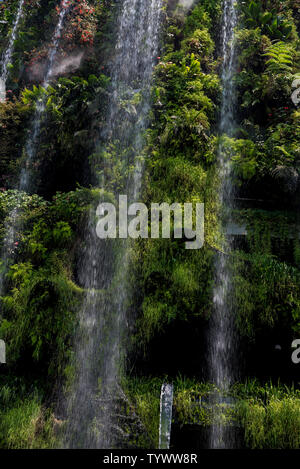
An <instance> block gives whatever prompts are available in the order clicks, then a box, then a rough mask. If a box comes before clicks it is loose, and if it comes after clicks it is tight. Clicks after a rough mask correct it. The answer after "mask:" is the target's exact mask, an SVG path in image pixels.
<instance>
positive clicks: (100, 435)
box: [63, 0, 162, 448]
mask: <svg viewBox="0 0 300 469" xmlns="http://www.w3.org/2000/svg"><path fill="white" fill-rule="evenodd" d="M161 8H162V0H125V1H124V2H123V4H122V6H120V14H119V20H118V26H117V28H118V30H117V41H116V46H115V54H114V59H113V63H112V65H111V96H112V98H111V101H110V105H109V109H108V112H107V124H106V126H105V129H104V130H103V132H102V134H101V136H100V140H102V142H103V141H104V146H106V147H107V148H108V147H109V144H110V143H111V142H116V148H117V158H118V160H120V161H122V163H123V164H124V170H123V174H122V176H123V184H122V188H119V189H118V190H117V191H116V192H115V194H114V196H115V199H116V200H118V196H119V195H120V194H124V195H127V196H128V199H130V200H134V199H136V198H138V196H139V192H140V187H141V178H142V167H143V164H142V161H141V159H140V152H141V150H142V146H143V134H144V132H145V130H146V128H147V116H148V111H149V109H150V88H151V80H152V73H153V67H154V65H155V61H156V57H157V53H158V44H159V26H160V20H161ZM137 93H140V94H141V102H140V104H139V106H138V111H137V113H136V115H135V116H134V117H132V118H131V119H130V118H129V117H128V116H127V115H126V113H125V114H124V110H123V111H122V101H123V100H126V99H127V100H128V99H130V98H132V97H134V96H136V95H137ZM123 102H124V101H123ZM124 154H125V155H126V156H124ZM116 162H117V161H116ZM131 167H134V171H133V172H130V171H129V172H128V170H129V168H131ZM127 172H128V175H127ZM99 184H100V187H101V188H102V189H103V190H105V188H106V185H105V184H106V181H105V180H104V178H102V181H101V183H99ZM95 228H96V225H95V213H94V212H93V211H92V212H91V214H90V217H89V220H88V223H87V226H86V230H85V243H84V244H85V248H84V252H83V253H82V259H81V262H80V265H79V279H80V284H81V285H82V286H83V288H84V291H85V299H84V302H83V306H82V309H81V312H80V315H79V322H80V324H79V327H78V330H77V334H76V337H75V344H74V355H75V356H74V368H75V378H74V383H73V386H72V388H71V390H70V392H69V395H68V396H67V402H66V409H65V411H64V412H65V415H66V419H67V424H66V429H65V434H64V437H63V439H64V441H63V445H64V446H65V447H68V448H112V447H118V446H120V445H121V444H124V438H126V435H125V436H124V432H123V430H122V428H121V426H120V425H119V420H118V417H117V416H116V414H117V413H118V412H119V404H120V398H121V397H120V396H121V395H122V391H121V387H120V378H121V374H122V368H123V362H124V354H125V350H124V348H125V347H124V346H123V342H124V337H126V332H128V329H129V327H130V324H129V320H128V318H127V317H126V314H125V311H126V305H127V302H128V301H129V299H130V292H129V290H128V288H129V287H128V283H129V276H130V275H129V274H130V272H129V257H130V241H127V240H125V239H124V240H107V241H104V240H100V239H98V238H97V237H96V230H95ZM122 438H123V443H121V441H122Z"/></svg>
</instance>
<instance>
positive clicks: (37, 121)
mask: <svg viewBox="0 0 300 469" xmlns="http://www.w3.org/2000/svg"><path fill="white" fill-rule="evenodd" d="M22 6H23V2H21V3H20V5H19V10H18V15H19V16H21V12H22ZM68 11H69V7H66V6H65V2H64V0H63V1H62V3H61V9H60V13H59V17H58V22H57V25H56V28H55V31H54V33H53V37H52V41H51V44H52V45H51V47H50V49H49V53H48V64H47V69H46V73H45V77H44V81H43V84H42V86H43V87H44V88H45V89H47V88H48V86H49V83H50V80H51V77H52V70H53V65H54V62H55V58H56V55H57V51H58V47H59V41H60V37H61V32H62V28H63V24H64V18H65V16H66V14H67V13H68ZM16 23H17V21H16V22H15V25H16ZM14 30H16V27H14ZM13 34H14V37H15V35H16V33H13ZM12 47H13V42H12V45H11V47H10V48H11V52H10V53H8V52H7V53H6V55H5V57H6V59H5V60H6V62H7V64H8V63H9V61H10V58H11V55H12ZM3 70H4V69H3ZM45 110H46V95H43V97H42V98H41V99H39V101H38V103H37V105H36V109H35V112H34V116H33V121H32V126H31V129H30V132H29V135H28V137H27V141H26V144H25V148H24V151H25V163H24V165H23V167H22V170H21V175H20V181H19V187H18V195H17V197H16V202H15V204H14V207H13V208H12V210H11V212H10V214H9V216H8V217H7V220H6V222H5V237H4V241H3V248H2V252H1V271H0V294H1V293H2V291H3V287H4V278H5V273H6V272H7V270H8V267H9V265H10V263H11V262H12V261H13V259H14V256H15V251H16V243H17V240H16V233H17V231H18V229H20V226H19V221H18V219H19V214H20V210H21V207H22V200H23V198H24V193H25V192H29V191H30V190H31V189H32V187H31V186H32V181H31V165H32V162H33V160H34V157H35V155H36V153H37V149H38V139H39V134H40V129H41V122H42V117H43V114H44V112H45Z"/></svg>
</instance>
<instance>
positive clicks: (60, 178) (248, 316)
mask: <svg viewBox="0 0 300 469" xmlns="http://www.w3.org/2000/svg"><path fill="white" fill-rule="evenodd" d="M177 3H178V2H176V1H171V0H169V1H166V2H165V7H164V10H165V16H164V25H163V34H162V40H161V56H160V57H159V58H158V63H157V65H156V67H155V74H154V84H153V89H152V110H151V115H150V120H151V122H150V125H149V128H148V130H147V132H146V135H145V145H144V148H143V154H144V156H146V167H145V174H144V179H143V181H144V184H143V197H142V199H143V201H144V202H145V203H147V204H150V203H152V202H159V203H161V202H162V201H164V202H169V203H173V202H175V201H176V202H179V203H184V202H204V203H205V245H204V247H203V249H201V250H199V251H187V250H185V249H184V244H183V242H182V241H179V240H175V239H172V240H165V239H161V240H155V241H153V240H145V239H144V240H137V241H136V242H135V248H136V249H134V254H133V255H132V259H131V272H132V278H131V280H132V281H134V282H135V289H136V294H135V295H134V296H133V298H132V301H131V303H130V305H129V306H128V315H129V316H130V317H131V318H134V321H132V322H133V323H134V324H133V332H134V333H133V334H132V336H131V337H130V343H129V345H128V349H129V354H128V367H127V368H128V373H127V376H126V378H124V391H125V393H126V395H127V397H128V409H127V412H131V413H132V414H134V415H135V416H136V418H138V419H139V420H140V421H141V428H142V429H143V430H142V431H141V430H140V432H139V436H138V437H137V438H136V439H132V441H131V445H133V446H136V445H138V446H151V447H155V446H156V445H157V431H158V413H159V391H160V386H161V384H162V382H163V380H164V379H166V376H168V379H171V380H173V381H174V384H175V404H174V408H175V418H176V421H177V423H179V424H180V425H184V424H187V423H191V422H192V423H194V422H201V423H202V424H203V425H209V424H210V423H211V421H210V415H209V411H207V410H205V409H204V410H203V408H202V407H199V406H198V407H197V406H196V407H195V405H194V403H195V402H198V401H199V399H200V397H205V395H207V393H209V392H210V391H211V389H212V388H211V385H209V384H207V383H206V382H205V381H206V375H205V371H204V367H205V364H204V361H205V360H204V357H202V356H201V353H200V352H202V351H203V350H204V345H203V341H204V337H205V331H206V330H207V324H208V319H209V317H210V314H211V310H212V286H213V282H214V278H213V267H214V258H215V256H216V253H217V252H218V250H219V248H220V238H219V226H218V220H219V214H220V207H219V204H218V196H217V195H218V186H219V180H218V172H217V161H216V149H217V146H218V143H219V141H220V138H223V139H224V145H228V148H229V147H230V148H233V149H234V152H233V153H234V154H233V156H232V165H233V170H234V177H235V183H236V186H237V194H236V198H237V200H236V210H235V216H236V220H237V223H238V224H239V225H240V226H243V227H244V231H245V235H244V236H236V238H235V242H234V243H235V250H234V252H233V253H232V267H233V272H234V273H233V278H234V291H235V295H234V304H235V308H234V310H235V312H236V318H235V319H236V325H237V328H238V331H239V335H240V337H241V342H242V343H243V347H242V352H243V360H241V361H243V363H244V367H243V370H242V376H241V383H237V384H236V385H235V386H234V388H233V389H232V390H231V391H230V392H231V395H232V396H234V397H235V398H236V399H237V402H238V404H237V407H236V409H235V410H234V411H233V412H232V415H231V414H230V415H229V416H227V418H228V420H230V421H232V420H234V421H235V422H238V425H241V426H242V427H243V428H244V429H245V441H246V445H247V446H249V447H251V448H265V447H266V448H299V447H300V441H299V435H300V404H299V402H300V401H299V370H298V368H297V366H296V365H293V364H292V363H291V358H290V357H291V353H292V351H291V343H292V341H293V340H294V339H297V338H299V337H300V286H299V285H300V241H299V226H298V225H299V211H298V205H299V201H300V197H299V195H300V183H299V182H300V181H299V171H300V146H299V141H300V140H299V139H300V123H299V117H300V112H299V109H298V108H297V107H296V106H295V105H294V103H293V101H292V99H291V95H292V93H293V88H292V84H293V81H294V80H295V79H296V78H297V77H300V76H299V67H300V53H299V50H300V49H299V45H300V39H299V34H300V30H299V27H300V5H299V2H298V1H297V0H280V1H279V0H272V1H271V0H256V1H252V0H251V1H250V0H249V1H246V2H242V3H241V2H239V27H238V30H237V32H236V47H237V51H238V54H237V55H238V64H237V73H236V77H235V84H236V89H237V94H238V106H237V116H236V119H237V122H238V127H237V131H236V135H235V136H234V138H232V139H229V138H228V137H222V136H219V135H218V126H217V124H218V116H219V111H220V100H221V92H222V84H221V80H220V66H221V63H222V57H220V56H219V42H220V37H219V24H220V21H221V14H222V2H221V0H199V1H196V2H194V5H193V7H192V8H191V10H189V11H187V10H186V9H184V8H183V7H181V6H180V5H177ZM17 4H18V2H17V1H16V0H7V1H6V2H5V6H4V5H2V8H1V7H0V20H1V22H0V51H3V50H5V48H6V46H7V35H8V34H9V32H10V30H11V25H12V22H13V19H14V15H15V12H16V8H17ZM74 4H75V7H74V8H73V9H72V12H71V14H70V18H68V21H67V24H66V27H65V30H64V34H63V37H62V41H61V46H60V50H59V59H58V63H59V66H58V71H57V79H56V80H53V82H52V83H51V86H49V87H48V88H47V89H44V88H43V87H42V76H43V70H44V67H45V66H46V65H45V63H46V62H45V57H46V54H47V50H48V48H49V43H50V41H51V34H52V32H53V27H54V24H55V21H56V18H57V14H58V10H59V6H58V5H59V2H57V1H55V0H53V1H47V0H27V1H26V2H25V12H24V15H23V18H22V21H21V24H20V28H19V33H18V38H17V40H16V43H15V52H14V55H13V63H12V64H10V66H9V82H8V87H7V98H6V101H5V102H3V103H0V241H1V242H2V244H4V238H5V236H6V231H7V226H9V224H10V223H11V222H12V220H11V218H10V217H11V216H12V210H13V208H14V207H15V206H16V204H17V205H19V208H20V211H19V212H18V219H17V222H16V227H17V238H16V239H17V240H16V242H15V244H14V248H13V250H12V252H11V253H9V259H10V261H9V266H8V267H9V268H8V271H7V272H6V269H7V265H6V264H5V263H4V262H3V263H2V264H0V268H1V269H3V271H4V270H5V272H6V273H5V282H4V289H3V292H1V294H2V297H1V317H0V338H1V339H4V340H5V342H6V343H7V346H8V350H7V356H8V364H7V366H5V368H4V367H3V366H1V376H0V384H1V390H0V447H3V448H7V447H8V448H18V447H21V448H23V447H30V448H37V447H53V446H55V445H56V440H55V439H56V435H57V429H58V427H59V426H60V422H59V421H58V420H57V419H56V416H55V409H56V401H57V397H58V394H59V393H61V390H62V388H63V386H64V384H65V383H66V382H67V380H68V377H69V375H70V374H71V370H70V365H69V362H70V356H71V355H72V338H73V336H74V331H75V330H76V325H77V320H78V316H77V313H78V311H79V308H80V304H81V300H82V295H83V289H82V286H81V285H80V282H79V279H78V277H77V261H78V256H79V253H80V251H81V249H82V246H83V242H84V233H83V231H84V225H85V223H86V220H87V217H88V213H89V211H90V209H91V207H96V204H97V200H98V197H99V191H98V189H97V187H98V185H99V184H98V183H99V180H100V179H101V178H102V176H103V173H105V180H106V181H107V187H106V190H107V192H108V193H109V192H112V191H113V189H114V188H115V187H116V186H118V185H122V168H121V167H120V162H119V161H118V159H117V156H116V155H117V151H116V146H117V142H114V141H112V143H111V146H110V148H109V149H107V148H106V150H105V152H104V151H103V148H102V147H101V141H100V143H99V135H100V133H101V129H102V128H103V127H104V125H105V119H106V110H107V106H108V101H109V99H110V96H109V92H110V88H109V83H110V78H109V77H110V63H111V60H112V54H113V51H114V48H113V46H114V38H115V36H114V31H115V27H116V16H117V13H118V8H119V6H118V2H115V1H114V0H101V1H98V0H78V1H77V2H74ZM57 9H58V10H57ZM45 96H46V102H47V105H46V112H45V113H44V115H43V120H42V123H41V131H40V138H39V147H38V152H37V154H36V156H35V159H34V161H33V164H32V168H31V173H32V179H33V181H34V184H33V186H34V190H33V191H32V193H30V194H27V193H20V192H19V191H18V190H17V189H16V187H18V180H19V174H20V171H21V168H22V165H23V164H24V161H25V160H26V154H25V150H24V145H25V141H26V139H27V137H28V133H29V132H30V131H31V127H30V122H31V119H32V116H33V113H34V110H35V105H36V103H37V102H38V101H39V100H40V99H45ZM138 106H139V96H138V94H137V95H135V96H133V97H131V98H130V99H128V102H124V109H125V111H124V115H125V116H126V118H128V119H130V115H131V114H132V115H134V114H136V112H137V111H138ZM100 140H101V138H100ZM96 143H97V145H98V146H96V147H95V144H96ZM95 148H96V151H95ZM193 341H194V343H192V342H193ZM278 343H279V344H281V350H282V355H283V357H281V356H280V357H279V355H278V356H277V355H276V353H275V352H274V347H275V345H276V344H278ZM177 348H179V350H178V352H176V350H175V349H177ZM173 353H175V357H178V356H179V354H180V357H181V358H180V360H181V361H179V362H178V363H174V361H175V358H174V356H173ZM258 357H259V360H260V363H259V364H257V358H258ZM276 360H278V362H277V361H276ZM298 367H300V365H298ZM178 371H180V372H181V373H182V374H183V375H184V374H185V373H186V374H187V375H188V376H187V378H185V379H182V378H181V377H178ZM246 377H251V378H253V377H257V381H252V380H251V379H249V381H245V380H246ZM278 379H281V380H282V381H284V382H285V384H286V386H283V385H281V384H278ZM270 380H273V384H272V383H271V381H270ZM244 381H245V382H246V384H242V383H244ZM259 382H261V383H260V384H259ZM277 385H278V386H277ZM195 409H196V410H195ZM287 422H288V424H287ZM128 431H130V428H129V429H128Z"/></svg>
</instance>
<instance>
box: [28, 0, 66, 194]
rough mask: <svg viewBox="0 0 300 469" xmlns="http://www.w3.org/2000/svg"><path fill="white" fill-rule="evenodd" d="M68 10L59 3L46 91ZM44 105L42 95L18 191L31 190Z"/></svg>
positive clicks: (49, 55)
mask: <svg viewBox="0 0 300 469" xmlns="http://www.w3.org/2000/svg"><path fill="white" fill-rule="evenodd" d="M69 10H70V7H69V6H67V4H66V3H65V0H63V1H62V2H61V8H60V12H59V16H58V22H57V25H56V28H55V31H54V33H53V37H52V41H51V42H52V45H51V47H50V49H49V52H48V64H47V69H46V74H45V77H44V81H43V84H42V87H43V88H44V89H45V90H47V88H48V86H49V84H50V80H51V78H52V73H53V65H54V62H55V58H56V55H57V51H58V47H59V42H60V38H61V33H62V29H63V25H64V19H65V16H66V14H67V13H68V11H69ZM46 103H47V95H46V94H44V95H43V96H42V97H41V98H39V100H38V102H37V104H36V109H35V114H34V117H33V123H32V127H31V130H30V135H29V137H28V138H27V142H26V145H25V156H26V161H25V164H24V165H23V168H22V170H21V177H20V186H19V190H21V191H30V189H31V183H32V181H31V165H32V163H33V160H34V157H35V155H36V151H37V148H38V139H39V135H40V130H41V124H42V117H43V114H44V112H45V110H46Z"/></svg>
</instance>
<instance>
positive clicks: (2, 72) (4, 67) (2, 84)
mask: <svg viewBox="0 0 300 469" xmlns="http://www.w3.org/2000/svg"><path fill="white" fill-rule="evenodd" d="M24 1H25V0H20V3H19V6H18V11H17V14H16V17H15V21H14V23H13V28H12V32H11V35H10V38H9V42H8V47H7V49H6V51H5V53H4V54H3V57H2V60H1V68H0V102H1V101H4V100H5V96H6V80H7V76H8V65H9V64H10V63H11V59H12V55H13V52H14V43H15V40H16V37H17V30H18V26H19V22H20V19H21V17H22V13H23V5H24Z"/></svg>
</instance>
